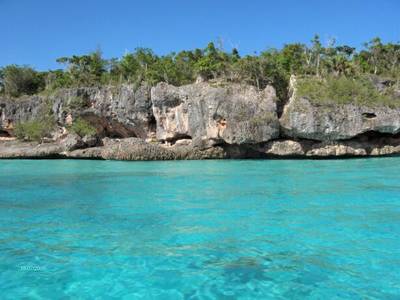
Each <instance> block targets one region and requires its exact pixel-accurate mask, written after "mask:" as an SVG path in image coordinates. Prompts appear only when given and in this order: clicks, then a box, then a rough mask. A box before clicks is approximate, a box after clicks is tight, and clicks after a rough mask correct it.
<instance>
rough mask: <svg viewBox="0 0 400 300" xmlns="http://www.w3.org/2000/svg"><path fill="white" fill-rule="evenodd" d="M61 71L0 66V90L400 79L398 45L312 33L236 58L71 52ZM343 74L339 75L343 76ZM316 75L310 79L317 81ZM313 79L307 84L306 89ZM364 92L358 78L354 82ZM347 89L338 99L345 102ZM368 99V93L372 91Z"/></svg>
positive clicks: (216, 53)
mask: <svg viewBox="0 0 400 300" xmlns="http://www.w3.org/2000/svg"><path fill="white" fill-rule="evenodd" d="M57 61H58V62H59V63H61V64H63V65H64V66H65V69H59V70H52V71H48V72H37V71H35V70H33V69H31V68H29V67H19V66H15V65H12V66H7V67H4V68H2V69H0V91H1V92H2V93H4V94H6V95H9V96H13V97H18V96H20V95H23V94H34V93H38V92H41V91H43V90H55V89H59V88H66V87H77V86H98V85H105V84H107V85H118V84H121V83H134V84H140V83H142V82H147V83H149V84H151V85H154V84H156V83H158V82H161V81H164V82H167V83H170V84H173V85H183V84H188V83H191V82H194V81H195V80H196V78H198V77H202V78H203V79H204V80H211V79H221V80H223V81H227V82H243V83H248V84H251V85H254V86H256V87H258V88H259V89H262V88H264V87H265V86H266V85H267V84H272V85H274V87H275V88H276V90H277V94H278V97H279V98H281V99H285V98H286V96H287V86H288V82H289V78H290V75H292V74H294V75H300V76H314V77H316V78H317V79H318V80H320V79H326V80H327V82H331V83H332V84H334V83H333V82H335V80H330V79H329V78H339V79H338V82H337V84H339V85H340V86H347V88H349V85H348V83H346V82H348V81H346V79H349V78H364V77H365V76H366V75H376V76H383V77H387V78H391V79H393V80H394V81H395V82H397V83H399V81H400V44H399V43H386V44H385V43H382V41H381V40H380V39H379V38H375V39H373V40H372V41H370V42H368V43H366V44H365V45H364V47H363V49H361V50H359V51H357V50H356V49H355V48H353V47H350V46H348V45H336V42H335V41H334V40H331V41H329V42H328V43H327V45H323V43H322V42H321V41H320V39H319V37H318V36H317V35H316V36H315V37H314V38H313V39H312V40H311V43H310V44H309V45H305V44H300V43H293V44H287V45H285V46H284V47H283V48H282V49H268V50H266V51H263V52H261V53H259V54H254V55H245V56H240V54H239V52H238V50H237V49H232V51H224V50H223V47H222V46H220V47H216V46H215V44H214V43H209V44H208V45H207V47H206V48H204V49H195V50H190V51H186V50H185V51H181V52H178V53H171V54H168V55H163V56H158V55H156V54H155V53H154V52H153V51H152V50H150V49H146V48H137V49H136V50H135V51H133V52H132V53H127V54H125V55H124V56H123V57H122V58H120V59H116V58H111V59H104V58H103V57H102V54H101V51H99V50H97V51H95V52H93V53H89V54H87V55H81V56H77V55H73V56H71V57H62V58H59V59H58V60H57ZM343 78H344V79H343ZM317 79H316V80H317ZM313 85H315V84H314V83H310V85H309V88H311V87H312V86H313ZM358 85H360V86H361V87H362V88H364V89H365V90H367V92H366V93H364V92H361V93H360V95H359V96H360V97H361V96H362V95H367V96H371V93H372V92H371V91H370V89H369V88H368V87H365V86H364V85H365V84H364V82H361V83H359V84H356V86H357V87H358ZM348 95H349V93H348V91H346V90H345V91H344V95H343V99H345V100H344V101H347V100H348V99H349V98H348ZM372 96H373V98H371V99H375V98H376V97H375V98H374V93H372Z"/></svg>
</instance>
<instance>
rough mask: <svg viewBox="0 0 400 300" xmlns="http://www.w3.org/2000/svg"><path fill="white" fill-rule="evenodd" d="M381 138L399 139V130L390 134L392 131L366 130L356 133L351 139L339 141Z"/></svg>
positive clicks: (371, 140) (363, 140)
mask: <svg viewBox="0 0 400 300" xmlns="http://www.w3.org/2000/svg"><path fill="white" fill-rule="evenodd" d="M381 139H400V132H399V133H396V134H392V133H382V132H377V131H367V132H364V133H361V134H359V135H356V136H355V137H353V138H351V139H346V140H339V141H361V142H373V141H377V140H381Z"/></svg>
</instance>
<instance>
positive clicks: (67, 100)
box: [51, 85, 155, 138]
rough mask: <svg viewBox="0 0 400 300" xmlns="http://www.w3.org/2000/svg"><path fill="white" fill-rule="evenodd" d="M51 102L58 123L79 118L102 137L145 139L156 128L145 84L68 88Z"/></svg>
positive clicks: (148, 92)
mask: <svg viewBox="0 0 400 300" xmlns="http://www.w3.org/2000/svg"><path fill="white" fill-rule="evenodd" d="M51 100H52V101H51V102H52V103H53V104H52V110H53V112H54V114H55V115H56V117H57V120H58V121H59V122H60V123H62V124H68V123H71V122H73V119H74V118H77V117H81V118H83V119H85V120H87V121H88V122H89V123H91V124H92V125H93V126H95V127H96V128H97V130H98V132H100V133H103V136H115V137H130V136H136V137H141V138H146V137H147V136H148V134H149V133H150V132H151V131H153V130H154V127H155V124H153V118H152V110H151V100H150V87H149V86H146V85H142V86H141V87H139V88H135V87H134V86H133V85H121V86H119V87H102V88H78V89H67V90H62V91H60V92H58V93H57V94H56V95H54V96H52V99H51Z"/></svg>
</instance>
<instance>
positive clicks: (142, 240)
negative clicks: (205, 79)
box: [0, 158, 400, 300]
mask: <svg viewBox="0 0 400 300" xmlns="http://www.w3.org/2000/svg"><path fill="white" fill-rule="evenodd" d="M22 298H23V299H94V298H97V299H103V298H106V299H163V300H164V299H174V300H175V299H324V300H328V299H389V300H394V299H400V158H379V159H354V160H329V161H322V160H319V161H316V160H259V161H257V160H247V161H246V160H240V161H174V162H111V161H84V160H36V161H33V160H0V299H22Z"/></svg>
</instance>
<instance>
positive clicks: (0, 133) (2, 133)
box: [0, 129, 11, 137]
mask: <svg viewBox="0 0 400 300" xmlns="http://www.w3.org/2000/svg"><path fill="white" fill-rule="evenodd" d="M0 137H11V135H10V133H9V132H8V131H5V130H1V129H0Z"/></svg>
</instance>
